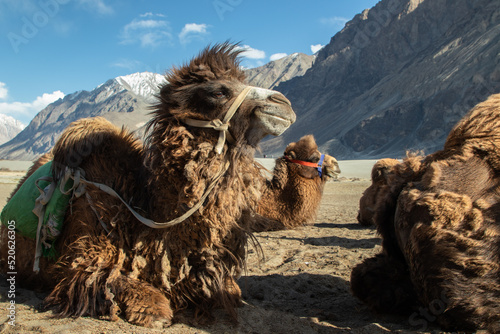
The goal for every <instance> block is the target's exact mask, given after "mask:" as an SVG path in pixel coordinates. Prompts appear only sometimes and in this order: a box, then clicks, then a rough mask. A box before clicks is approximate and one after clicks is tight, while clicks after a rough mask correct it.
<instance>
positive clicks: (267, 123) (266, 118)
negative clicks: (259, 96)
mask: <svg viewBox="0 0 500 334" xmlns="http://www.w3.org/2000/svg"><path fill="white" fill-rule="evenodd" d="M287 109H288V108H287ZM255 115H256V116H257V118H258V119H259V120H260V121H261V123H262V125H263V126H264V128H265V129H266V131H267V132H268V133H269V134H271V135H273V136H279V135H281V134H282V133H283V132H285V130H286V129H288V128H289V127H290V125H292V124H293V123H294V122H295V118H296V116H295V113H294V112H293V110H292V109H291V108H289V110H283V109H281V108H280V109H278V108H264V109H260V110H257V111H255Z"/></svg>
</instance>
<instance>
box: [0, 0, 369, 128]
mask: <svg viewBox="0 0 500 334" xmlns="http://www.w3.org/2000/svg"><path fill="white" fill-rule="evenodd" d="M377 2H378V1H377V0H350V1H345V0H312V1H307V2H306V1H295V0H176V1H170V0H162V1H153V0H0V113H3V114H8V115H10V116H12V117H14V118H16V119H18V120H21V121H22V122H23V123H25V124H27V123H29V121H30V120H31V119H32V118H33V117H34V116H35V115H36V114H37V113H38V111H40V110H41V109H43V108H44V107H45V106H46V105H47V104H48V103H51V102H53V101H55V100H57V99H58V98H61V97H64V95H65V94H70V93H73V92H75V91H78V90H82V89H83V90H92V89H93V88H95V87H96V86H97V85H99V84H101V83H103V82H105V81H107V80H108V79H111V78H115V77H117V76H120V75H127V74H130V73H135V72H143V71H150V72H157V73H164V72H165V71H166V70H167V69H168V68H170V67H171V66H172V65H182V64H183V63H185V62H187V61H189V59H191V58H192V57H193V56H195V55H196V54H197V53H198V52H199V51H200V50H201V49H202V48H204V47H205V46H207V45H208V44H210V43H216V42H224V41H226V40H231V41H239V42H241V43H242V45H244V46H245V47H246V48H247V49H248V52H246V53H245V58H244V60H243V62H242V64H243V65H244V66H246V67H255V66H260V65H263V64H265V63H267V62H269V61H270V60H273V59H276V58H278V57H280V56H283V55H285V54H287V55H288V54H291V53H294V52H302V53H306V54H313V52H314V51H315V50H317V48H318V47H320V46H322V45H325V44H327V43H328V42H329V41H330V38H331V37H332V36H333V35H334V34H335V33H336V32H338V31H339V30H341V29H342V28H343V26H344V24H345V23H346V22H347V21H348V20H350V19H351V18H352V17H354V15H356V14H358V13H361V12H362V11H363V10H364V9H366V8H371V7H373V6H374V5H375V4H376V3H377Z"/></svg>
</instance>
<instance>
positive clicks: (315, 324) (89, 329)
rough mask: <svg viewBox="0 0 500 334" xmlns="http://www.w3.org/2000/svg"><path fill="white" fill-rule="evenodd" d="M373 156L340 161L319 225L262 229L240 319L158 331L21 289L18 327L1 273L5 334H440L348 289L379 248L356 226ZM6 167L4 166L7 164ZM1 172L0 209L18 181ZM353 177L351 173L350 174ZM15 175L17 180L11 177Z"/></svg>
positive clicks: (221, 317) (370, 232) (220, 317)
mask: <svg viewBox="0 0 500 334" xmlns="http://www.w3.org/2000/svg"><path fill="white" fill-rule="evenodd" d="M372 165H373V161H364V162H347V163H344V162H341V168H342V169H343V171H344V173H343V175H342V176H343V178H341V179H340V181H336V182H328V183H327V185H326V188H325V192H324V195H323V200H322V203H321V206H320V209H319V212H318V217H317V219H316V222H315V224H314V225H312V226H305V227H302V228H299V229H296V230H291V231H278V232H265V233H257V234H256V237H257V240H258V241H259V243H260V246H261V247H262V250H263V252H264V258H260V257H259V256H258V254H257V252H256V251H255V250H254V249H252V248H250V249H249V252H248V253H249V255H248V264H247V271H246V273H245V274H244V275H243V276H242V277H241V278H240V280H239V284H240V286H241V289H242V291H243V300H244V305H243V306H242V307H241V308H240V309H239V311H238V313H239V323H237V324H233V323H231V322H230V321H229V319H228V318H227V317H226V315H225V314H224V312H222V311H216V312H215V315H216V317H217V321H216V322H215V323H213V324H210V325H204V326H200V325H197V324H193V323H190V321H189V317H188V316H186V317H184V319H183V323H176V324H174V325H173V326H171V327H170V328H168V329H164V330H157V329H150V328H142V327H137V326H134V325H131V324H129V323H127V322H125V321H123V320H119V321H117V322H109V321H106V320H99V319H93V318H86V317H83V318H78V319H54V318H52V317H51V313H50V312H39V311H37V307H38V306H39V305H40V303H41V301H42V299H43V298H44V294H42V293H35V292H33V291H29V290H24V289H20V288H16V296H15V302H16V304H15V305H16V311H15V312H16V314H15V315H16V318H15V326H14V327H12V326H11V325H9V324H8V321H9V318H8V317H7V315H8V313H7V312H8V310H7V307H9V305H10V304H9V303H10V300H11V299H9V298H8V297H7V292H8V290H9V284H8V283H7V281H6V278H5V277H1V276H0V293H1V299H0V333H80V334H84V333H160V332H161V333H189V334H191V333H193V334H194V333H215V334H219V333H220V334H222V333H286V334H291V333H359V334H361V333H390V332H395V333H416V332H431V331H432V332H439V331H437V328H436V327H432V325H430V324H429V325H422V323H423V322H422V321H420V322H419V324H418V326H412V322H411V321H410V319H409V318H408V317H396V316H388V315H378V314H374V313H372V312H370V311H369V310H368V309H367V308H366V307H365V306H364V305H363V304H361V303H360V302H359V301H358V300H357V299H356V298H354V297H353V296H352V295H351V293H350V289H349V278H350V272H351V269H352V268H353V267H354V266H355V265H356V264H358V263H359V262H361V261H362V260H363V259H365V258H367V257H370V256H373V255H375V254H376V253H377V252H379V251H380V241H381V240H380V238H379V237H378V236H377V234H376V232H375V230H374V229H373V228H366V227H362V226H360V225H358V224H357V221H356V214H357V210H358V201H359V198H360V196H361V194H362V193H363V191H364V190H365V189H366V188H367V187H368V186H369V184H370V182H369V170H370V169H371V166H372ZM0 167H1V164H0ZM5 174H9V173H6V172H3V173H1V174H0V207H3V205H4V204H5V197H6V196H7V195H8V194H9V193H10V192H11V191H12V189H13V188H14V186H15V182H10V183H9V182H7V181H5V179H8V177H7V176H6V175H5ZM346 175H347V176H348V177H346ZM9 177H14V179H15V177H18V176H12V175H10V176H9Z"/></svg>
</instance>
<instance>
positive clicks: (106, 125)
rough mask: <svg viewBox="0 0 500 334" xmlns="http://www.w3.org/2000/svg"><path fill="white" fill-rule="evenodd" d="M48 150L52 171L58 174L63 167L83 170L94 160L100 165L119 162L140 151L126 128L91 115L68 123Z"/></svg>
mask: <svg viewBox="0 0 500 334" xmlns="http://www.w3.org/2000/svg"><path fill="white" fill-rule="evenodd" d="M52 152H53V155H54V165H53V174H54V176H55V177H56V178H58V177H60V176H62V175H63V174H64V170H65V168H66V167H70V168H82V169H83V170H85V171H86V169H88V168H90V167H89V166H95V165H96V164H95V162H96V161H98V162H99V164H100V165H101V167H102V168H105V166H106V165H112V166H117V165H123V164H125V162H126V161H127V160H128V161H131V160H133V159H137V158H138V155H139V156H140V155H141V153H140V152H142V144H141V143H140V141H139V140H137V139H136V138H135V137H134V135H133V134H132V133H131V132H129V131H128V130H126V129H124V128H121V129H120V128H119V127H117V126H115V125H113V124H112V123H111V122H109V121H108V120H106V119H105V118H103V117H92V118H82V119H79V120H77V121H75V122H73V123H71V124H70V125H69V126H68V127H67V128H66V129H65V130H64V131H63V133H62V134H61V136H60V137H59V139H58V141H57V142H56V144H55V145H54V148H53V150H52ZM135 161H137V160H135ZM93 162H94V163H93ZM86 167H88V168H86Z"/></svg>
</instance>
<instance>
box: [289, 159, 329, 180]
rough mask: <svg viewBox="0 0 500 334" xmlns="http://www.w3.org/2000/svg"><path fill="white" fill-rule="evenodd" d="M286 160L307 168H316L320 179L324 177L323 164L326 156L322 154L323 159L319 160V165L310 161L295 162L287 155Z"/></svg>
mask: <svg viewBox="0 0 500 334" xmlns="http://www.w3.org/2000/svg"><path fill="white" fill-rule="evenodd" d="M285 159H286V160H287V161H289V162H291V163H294V164H298V165H302V166H306V167H312V168H316V169H317V170H318V175H319V177H321V176H323V162H324V161H325V155H324V154H321V157H320V158H319V161H318V163H316V162H309V161H303V160H295V159H291V158H290V157H287V156H286V155H285Z"/></svg>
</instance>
